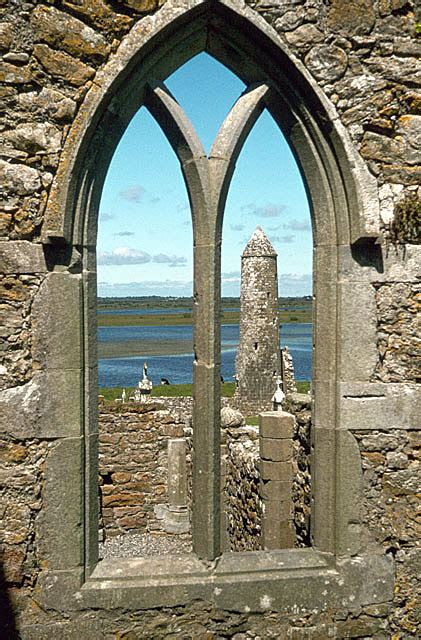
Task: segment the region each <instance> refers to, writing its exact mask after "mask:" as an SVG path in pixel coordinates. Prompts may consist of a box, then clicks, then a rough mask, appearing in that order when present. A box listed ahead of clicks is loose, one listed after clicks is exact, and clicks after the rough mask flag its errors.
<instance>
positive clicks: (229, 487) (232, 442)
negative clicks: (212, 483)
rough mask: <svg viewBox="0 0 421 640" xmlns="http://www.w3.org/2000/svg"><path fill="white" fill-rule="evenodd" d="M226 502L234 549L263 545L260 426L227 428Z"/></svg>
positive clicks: (230, 539) (252, 549)
mask: <svg viewBox="0 0 421 640" xmlns="http://www.w3.org/2000/svg"><path fill="white" fill-rule="evenodd" d="M226 441H227V449H228V456H227V477H226V484H225V490H224V493H225V506H226V512H227V525H228V536H229V545H230V549H231V551H255V550H257V549H260V548H261V540H260V532H261V518H262V501H261V499H260V497H259V484H260V473H259V460H260V457H259V433H258V427H239V428H237V429H230V430H227V433H226Z"/></svg>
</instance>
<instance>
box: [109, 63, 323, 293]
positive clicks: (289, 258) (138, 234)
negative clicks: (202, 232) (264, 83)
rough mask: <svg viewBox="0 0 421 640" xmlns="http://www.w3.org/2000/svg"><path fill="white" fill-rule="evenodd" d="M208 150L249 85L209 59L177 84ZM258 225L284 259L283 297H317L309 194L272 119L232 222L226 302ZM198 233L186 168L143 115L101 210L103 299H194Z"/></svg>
mask: <svg viewBox="0 0 421 640" xmlns="http://www.w3.org/2000/svg"><path fill="white" fill-rule="evenodd" d="M166 85H167V87H168V88H169V89H170V91H171V92H172V93H173V94H174V96H175V97H176V98H177V100H178V102H179V103H180V104H181V105H182V107H183V108H184V110H185V111H186V113H187V115H188V117H189V118H190V120H191V122H192V123H193V126H194V128H195V129H196V131H197V133H198V135H199V137H200V139H201V140H202V143H203V145H204V147H205V149H206V150H207V151H208V150H209V149H210V147H211V145H212V142H213V140H214V138H215V136H216V134H217V131H218V129H219V126H220V124H221V123H222V122H223V120H224V118H225V116H226V114H227V113H228V111H229V110H230V108H231V107H232V105H233V104H234V102H235V100H236V99H237V98H238V97H239V95H240V94H241V93H242V91H243V90H244V88H245V87H244V85H243V83H242V82H241V81H240V80H239V79H238V78H237V77H236V76H234V75H233V74H232V73H231V72H230V71H228V70H227V69H226V68H225V67H223V66H222V65H221V64H219V63H218V62H216V61H215V60H214V59H213V58H211V57H210V56H208V55H207V54H200V55H199V56H196V57H195V58H193V59H192V60H190V61H189V62H188V63H187V64H185V65H184V66H183V67H181V69H179V70H178V71H176V72H175V73H174V74H173V75H172V76H171V77H170V78H169V79H168V80H167V81H166ZM257 225H260V226H261V227H262V229H263V230H264V231H265V233H266V234H267V235H268V237H269V239H270V240H271V242H272V244H273V245H274V247H275V249H276V251H277V252H278V273H279V293H280V295H286V296H292V295H308V294H311V269H312V243H311V228H310V215H309V209H308V202H307V197H306V194H305V191H304V186H303V183H302V180H301V176H300V174H299V171H298V168H297V166H296V163H295V160H294V158H293V156H292V154H291V151H290V149H289V147H288V145H287V143H286V141H285V139H284V137H283V136H282V134H281V132H280V130H279V129H278V127H277V126H276V125H275V123H274V122H273V120H272V118H271V117H270V116H269V114H267V113H266V112H264V113H263V114H262V116H261V117H260V118H259V120H258V122H257V123H256V124H255V126H254V128H253V130H252V131H251V133H250V135H249V138H248V139H247V141H246V143H245V145H244V147H243V150H242V152H241V155H240V157H239V159H238V161H237V167H236V170H235V173H234V176H233V179H232V183H231V187H230V191H229V194H228V199H227V205H226V210H225V216H224V228H223V243H222V294H223V295H226V296H236V295H238V294H239V283H240V264H241V253H242V251H243V249H244V246H245V244H246V242H247V240H248V238H249V237H250V236H251V234H252V233H253V231H254V229H255V228H256V226H257ZM192 273H193V259H192V232H191V221H190V209H189V203H188V197H187V193H186V189H185V186H184V181H183V178H182V174H181V170H180V167H179V163H178V160H177V158H176V156H175V154H174V152H173V151H172V149H171V147H170V145H169V143H168V142H167V140H166V138H165V136H164V134H163V133H162V131H161V130H160V128H159V127H158V125H157V124H156V122H155V120H154V119H153V118H152V116H151V115H150V114H149V112H148V111H147V110H146V109H144V108H142V109H140V110H139V112H138V113H137V114H136V115H135V117H134V118H133V120H132V122H131V123H130V125H129V126H128V128H127V130H126V132H125V134H124V136H123V138H122V139H121V141H120V144H119V145H118V147H117V149H116V152H115V154H114V157H113V160H112V162H111V164H110V168H109V171H108V175H107V178H106V181H105V185H104V190H103V194H102V199H101V205H100V215H99V228H98V294H99V295H100V296H128V295H131V296H136V295H164V296H189V295H191V293H192Z"/></svg>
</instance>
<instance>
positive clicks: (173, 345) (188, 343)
mask: <svg viewBox="0 0 421 640" xmlns="http://www.w3.org/2000/svg"><path fill="white" fill-rule="evenodd" d="M183 353H191V354H193V341H192V340H159V341H155V340H127V341H124V342H123V341H118V342H98V358H130V357H139V356H145V357H150V356H175V355H180V354H183Z"/></svg>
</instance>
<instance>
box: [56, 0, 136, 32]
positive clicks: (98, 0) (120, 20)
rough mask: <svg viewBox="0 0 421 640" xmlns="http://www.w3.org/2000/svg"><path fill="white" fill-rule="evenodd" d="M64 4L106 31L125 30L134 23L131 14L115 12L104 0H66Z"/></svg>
mask: <svg viewBox="0 0 421 640" xmlns="http://www.w3.org/2000/svg"><path fill="white" fill-rule="evenodd" d="M63 6H64V7H66V8H69V9H71V10H72V11H73V12H74V13H76V14H77V15H78V16H79V17H81V18H83V19H84V20H86V21H87V22H89V23H91V24H93V25H95V26H96V27H100V28H102V29H104V30H106V31H125V30H127V29H128V28H129V27H130V26H131V25H132V24H133V19H132V18H130V16H126V15H123V14H121V13H115V12H114V11H113V10H112V9H111V8H110V7H109V6H108V4H106V3H105V2H104V1H103V0H64V1H63Z"/></svg>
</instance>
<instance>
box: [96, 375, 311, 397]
mask: <svg viewBox="0 0 421 640" xmlns="http://www.w3.org/2000/svg"><path fill="white" fill-rule="evenodd" d="M309 389H310V382H309V381H308V380H299V381H297V390H298V392H299V393H307V392H308V391H309ZM122 391H123V388H122V387H108V388H101V389H99V390H98V393H99V394H100V395H102V396H104V398H105V400H106V401H107V402H112V401H113V400H115V399H116V398H121V393H122ZM129 391H130V390H129V389H126V393H128V392H129ZM234 391H235V383H234V382H223V383H222V384H221V396H222V397H223V398H231V397H232V396H233V395H234ZM192 392H193V385H192V384H169V385H158V386H156V387H154V388H153V389H152V397H159V396H161V397H162V396H165V397H169V398H176V397H181V396H191V395H192Z"/></svg>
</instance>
